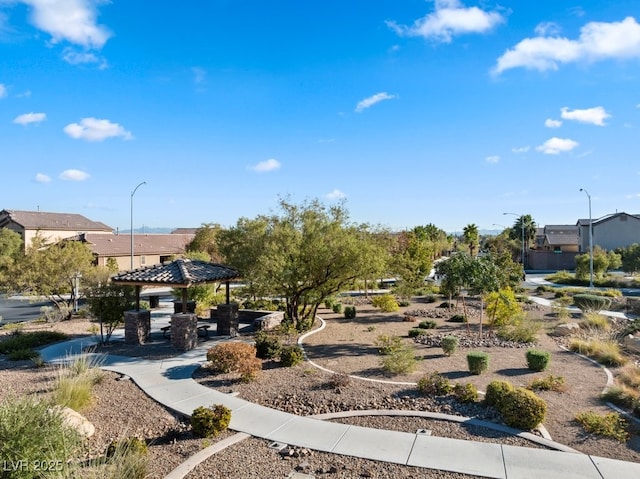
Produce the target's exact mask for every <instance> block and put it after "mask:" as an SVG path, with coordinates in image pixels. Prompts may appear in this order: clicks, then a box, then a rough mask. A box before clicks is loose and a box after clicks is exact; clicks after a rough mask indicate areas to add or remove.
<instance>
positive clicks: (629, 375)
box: [618, 364, 640, 394]
mask: <svg viewBox="0 0 640 479" xmlns="http://www.w3.org/2000/svg"><path fill="white" fill-rule="evenodd" d="M618 380H619V381H620V382H621V383H622V384H626V385H627V386H629V387H631V388H635V389H637V390H638V393H639V394H640V366H636V365H635V364H628V365H626V366H625V367H623V368H622V369H621V370H620V371H619V372H618Z"/></svg>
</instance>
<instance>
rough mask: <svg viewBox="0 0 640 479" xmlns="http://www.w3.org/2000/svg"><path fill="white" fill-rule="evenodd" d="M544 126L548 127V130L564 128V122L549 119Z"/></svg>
mask: <svg viewBox="0 0 640 479" xmlns="http://www.w3.org/2000/svg"><path fill="white" fill-rule="evenodd" d="M563 118H564V117H563ZM544 126H546V127H547V128H560V127H561V126H562V121H560V120H554V119H552V118H547V119H546V120H545V121H544Z"/></svg>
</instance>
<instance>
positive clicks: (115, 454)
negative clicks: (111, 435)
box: [87, 437, 149, 479]
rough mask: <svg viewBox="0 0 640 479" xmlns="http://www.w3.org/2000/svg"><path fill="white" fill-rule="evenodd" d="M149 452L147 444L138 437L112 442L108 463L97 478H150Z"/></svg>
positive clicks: (108, 450)
mask: <svg viewBox="0 0 640 479" xmlns="http://www.w3.org/2000/svg"><path fill="white" fill-rule="evenodd" d="M147 452H148V448H147V444H146V443H145V442H144V441H143V440H142V439H138V438H137V437H132V438H127V439H124V440H121V441H112V442H111V443H110V444H109V446H108V447H107V452H106V456H107V458H108V462H107V464H106V465H101V466H100V473H99V474H97V475H96V476H95V477H96V478H97V477H112V478H127V479H146V478H148V477H149V457H148V455H147ZM87 476H88V475H87ZM90 477H94V476H90Z"/></svg>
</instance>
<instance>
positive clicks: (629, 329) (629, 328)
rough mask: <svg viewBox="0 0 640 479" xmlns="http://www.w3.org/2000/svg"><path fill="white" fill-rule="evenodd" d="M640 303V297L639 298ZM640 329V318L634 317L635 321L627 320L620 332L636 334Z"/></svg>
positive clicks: (625, 334)
mask: <svg viewBox="0 0 640 479" xmlns="http://www.w3.org/2000/svg"><path fill="white" fill-rule="evenodd" d="M638 300H639V304H640V298H638ZM638 331H640V318H639V319H634V320H633V321H630V322H627V324H625V327H624V328H623V329H622V331H621V332H620V335H621V336H628V335H629V334H635V333H637V332H638Z"/></svg>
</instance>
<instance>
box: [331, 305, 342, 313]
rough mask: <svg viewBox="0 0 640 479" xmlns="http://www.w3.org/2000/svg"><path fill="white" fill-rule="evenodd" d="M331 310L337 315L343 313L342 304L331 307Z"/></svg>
mask: <svg viewBox="0 0 640 479" xmlns="http://www.w3.org/2000/svg"><path fill="white" fill-rule="evenodd" d="M331 310H332V311H333V312H334V313H336V314H340V313H342V303H333V304H332V305H331Z"/></svg>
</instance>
